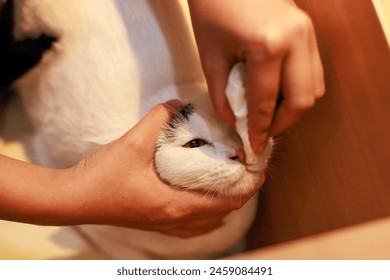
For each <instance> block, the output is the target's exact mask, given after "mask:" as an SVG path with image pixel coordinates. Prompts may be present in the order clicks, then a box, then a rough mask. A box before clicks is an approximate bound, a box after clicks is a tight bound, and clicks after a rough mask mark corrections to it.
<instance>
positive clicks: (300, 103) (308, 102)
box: [290, 97, 315, 111]
mask: <svg viewBox="0 0 390 280" xmlns="http://www.w3.org/2000/svg"><path fill="white" fill-rule="evenodd" d="M314 104H315V99H314V98H309V97H306V98H300V99H296V100H294V101H293V102H291V103H290V107H291V108H292V109H294V110H297V111H306V110H309V109H310V108H312V107H314Z"/></svg>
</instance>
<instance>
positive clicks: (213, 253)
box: [9, 0, 272, 259]
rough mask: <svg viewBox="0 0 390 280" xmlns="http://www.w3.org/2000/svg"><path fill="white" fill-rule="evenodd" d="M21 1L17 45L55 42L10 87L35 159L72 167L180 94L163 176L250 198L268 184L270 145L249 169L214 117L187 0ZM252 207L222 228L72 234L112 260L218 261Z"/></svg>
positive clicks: (159, 156) (160, 164) (162, 144)
mask: <svg viewBox="0 0 390 280" xmlns="http://www.w3.org/2000/svg"><path fill="white" fill-rule="evenodd" d="M9 1H11V0H9ZM14 6H15V7H14V17H15V21H14V29H13V37H14V38H15V40H16V41H18V40H20V41H22V40H26V39H36V38H41V36H42V35H45V36H48V37H49V38H53V39H52V41H51V45H50V48H49V49H45V51H44V53H43V54H42V56H41V59H40V61H39V63H38V64H37V65H36V66H34V67H33V68H31V69H29V71H27V72H26V73H25V74H23V76H22V77H20V78H18V79H17V80H15V81H14V82H13V88H14V89H15V90H16V91H17V92H18V93H19V94H20V96H21V98H22V101H23V104H24V107H25V109H26V111H27V114H28V116H29V118H30V120H31V122H32V124H33V126H34V129H35V134H34V137H33V138H32V140H31V143H30V145H29V148H28V150H29V155H30V158H31V160H32V161H33V162H35V163H38V164H41V165H46V166H50V167H56V168H60V167H68V166H72V165H74V164H75V163H77V162H78V161H79V160H80V159H81V158H83V157H84V156H86V155H87V154H88V153H90V152H91V151H93V150H94V149H96V148H97V147H99V146H100V145H104V144H106V143H108V142H110V141H112V140H114V139H116V138H118V137H120V136H121V135H123V134H124V133H125V132H126V131H127V130H128V129H129V128H130V127H131V126H133V125H135V124H136V123H137V122H138V121H139V120H140V118H141V117H142V116H143V115H144V114H145V113H146V112H147V111H148V110H149V109H150V108H151V107H152V106H153V105H155V104H157V103H161V102H165V101H167V100H169V99H179V100H181V101H182V103H183V104H184V107H183V108H182V109H181V110H180V111H179V112H177V113H176V115H175V116H174V117H173V119H172V121H171V123H170V124H168V125H167V127H166V128H165V130H164V131H163V132H162V133H161V135H160V136H159V138H158V141H157V143H156V151H155V165H156V169H157V171H158V173H159V175H160V176H161V177H162V179H165V180H166V181H168V182H169V183H170V184H171V185H172V186H173V187H180V188H184V189H188V190H195V189H197V190H203V191H205V195H219V196H220V195H224V196H232V195H235V196H237V195H240V194H245V193H247V192H249V191H251V190H253V188H255V186H257V185H259V184H261V183H262V182H263V181H264V172H265V169H266V166H267V162H268V159H269V157H270V155H271V151H272V141H271V140H270V142H269V143H268V145H267V148H266V150H265V152H264V153H263V154H261V155H259V160H258V162H259V164H257V165H256V166H253V167H251V168H249V169H248V167H247V166H246V165H245V164H243V162H242V160H240V158H239V157H238V156H237V152H236V151H237V150H238V149H242V143H241V141H240V138H239V136H238V134H237V133H236V132H235V131H234V129H232V128H231V127H229V126H228V125H226V124H225V123H223V122H222V121H220V120H219V119H218V118H217V117H216V116H215V115H214V112H213V109H212V105H211V101H210V98H209V95H208V92H207V85H206V83H205V80H204V77H203V75H202V71H201V67H200V63H199V59H198V55H197V51H196V44H195V42H194V38H193V36H192V33H191V27H190V21H189V16H188V10H187V7H186V4H185V2H184V1H165V2H162V1H143V0H133V1H121V0H110V1H108V0H56V1H52V0H20V1H15V2H14ZM130 160H131V159H130ZM256 208H257V195H255V196H254V197H253V198H252V199H251V200H250V201H249V202H248V203H246V204H245V205H244V206H243V207H242V208H241V209H239V210H237V211H233V212H232V213H230V214H229V215H228V216H227V217H226V218H225V220H224V222H225V224H224V226H222V227H220V228H218V229H217V230H214V231H212V232H211V233H208V234H204V235H201V236H197V237H193V238H189V239H182V238H178V237H172V236H167V235H164V234H161V233H158V232H146V231H142V230H136V229H128V228H121V227H112V226H100V225H99V226H97V225H83V226H78V227H77V228H76V231H77V232H78V233H79V234H80V235H81V236H82V237H84V238H85V239H86V240H88V241H89V242H91V243H92V244H93V245H94V247H95V248H98V250H99V251H100V252H102V253H103V254H104V256H106V257H109V258H117V259H155V258H157V259H208V258H216V257H220V256H223V255H225V254H226V253H229V252H230V251H231V250H232V248H235V247H237V246H238V245H240V244H241V242H242V239H243V237H244V236H245V234H246V232H247V230H248V229H249V227H250V226H251V224H252V222H253V219H254V216H255V213H256Z"/></svg>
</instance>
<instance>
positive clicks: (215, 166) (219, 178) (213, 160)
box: [155, 94, 272, 196]
mask: <svg viewBox="0 0 390 280" xmlns="http://www.w3.org/2000/svg"><path fill="white" fill-rule="evenodd" d="M271 151H272V140H270V141H269V142H268V144H267V147H266V149H265V151H264V152H263V153H262V154H261V155H259V160H258V164H256V165H249V166H248V165H246V164H245V161H244V158H243V145H242V142H241V139H240V137H239V136H238V134H237V133H236V131H235V130H234V129H232V128H231V127H230V126H228V125H227V124H225V123H223V122H222V121H220V120H219V119H218V118H217V117H216V116H215V115H214V113H213V110H212V108H211V102H210V100H209V98H208V95H207V94H206V95H203V96H200V97H198V98H193V99H192V100H191V103H187V104H186V105H185V106H184V107H183V108H182V109H181V110H180V112H178V113H177V114H176V115H175V116H174V117H173V119H172V120H171V122H170V124H169V125H168V126H167V127H166V129H165V130H164V132H163V133H162V134H161V135H160V137H159V139H158V143H157V149H156V153H155V165H156V169H157V171H158V173H159V174H160V176H161V177H162V178H163V179H165V180H166V181H168V182H169V183H170V184H171V185H173V186H176V187H181V188H186V189H190V190H202V191H205V192H206V193H207V194H210V195H222V196H238V195H242V194H246V193H249V192H251V191H252V190H253V189H254V188H256V187H257V186H259V185H261V184H262V183H263V182H264V179H265V175H264V173H265V169H266V167H267V162H268V159H269V157H270V155H271Z"/></svg>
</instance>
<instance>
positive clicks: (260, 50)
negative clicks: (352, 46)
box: [188, 0, 324, 153]
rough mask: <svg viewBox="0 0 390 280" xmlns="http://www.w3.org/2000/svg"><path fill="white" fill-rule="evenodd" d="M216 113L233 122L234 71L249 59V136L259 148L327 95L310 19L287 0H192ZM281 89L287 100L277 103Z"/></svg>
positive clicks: (247, 79)
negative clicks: (230, 92)
mask: <svg viewBox="0 0 390 280" xmlns="http://www.w3.org/2000/svg"><path fill="white" fill-rule="evenodd" d="M188 4H189V8H190V12H191V19H192V24H193V29H194V33H195V38H196V42H197V45H198V50H199V54H200V59H201V62H202V67H203V71H204V74H205V77H206V80H207V84H208V87H209V91H210V96H211V99H212V101H213V105H214V109H215V112H216V114H217V115H218V116H219V117H220V118H221V119H222V120H224V121H225V122H227V123H228V124H230V125H232V126H234V123H235V118H234V115H233V113H232V111H231V109H230V106H229V103H228V101H227V98H226V96H225V88H226V84H227V79H228V75H229V72H230V70H231V69H232V67H233V65H234V64H235V63H236V62H238V61H243V62H245V64H246V80H245V87H246V93H245V94H246V98H247V104H248V128H249V140H250V142H251V145H252V148H253V149H254V151H255V152H256V153H261V152H262V151H263V149H264V148H265V144H266V140H267V138H268V137H269V136H275V135H278V134H280V133H282V132H283V131H285V130H286V129H288V128H289V127H291V126H292V125H293V124H295V123H296V122H297V121H299V120H300V119H301V118H302V116H303V115H304V113H305V112H306V111H307V110H308V109H310V108H311V107H312V106H313V105H314V103H315V101H316V100H317V99H318V98H320V97H321V96H322V95H323V94H324V80H323V69H322V64H321V60H320V56H319V52H318V47H317V42H316V38H315V32H314V28H313V25H312V22H311V20H310V18H309V17H308V16H307V15H306V14H305V13H304V12H303V11H301V10H299V9H298V8H297V7H296V6H295V5H294V4H293V3H292V2H291V1H286V0H245V1H236V0H223V1H221V0H212V1H210V0H188ZM280 90H282V92H283V97H284V99H283V101H282V102H281V104H280V106H279V107H278V108H275V106H276V101H277V98H278V94H279V92H280Z"/></svg>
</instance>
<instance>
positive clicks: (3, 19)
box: [0, 0, 56, 87]
mask: <svg viewBox="0 0 390 280" xmlns="http://www.w3.org/2000/svg"><path fill="white" fill-rule="evenodd" d="M13 31H14V0H8V1H6V3H5V4H4V6H3V7H2V9H1V11H0V84H1V85H2V86H4V87H8V86H9V85H11V84H12V83H13V82H14V81H15V80H17V79H18V78H20V77H21V76H22V75H23V74H25V73H26V72H27V71H28V70H30V69H31V68H33V67H34V66H36V65H37V64H38V63H39V61H40V60H41V58H42V55H43V53H44V52H45V51H47V50H49V49H50V48H51V47H52V45H53V43H54V42H55V41H56V38H54V37H52V36H48V35H45V34H42V35H41V36H39V37H38V38H36V39H31V38H29V39H25V40H23V41H15V38H14V36H13Z"/></svg>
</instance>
